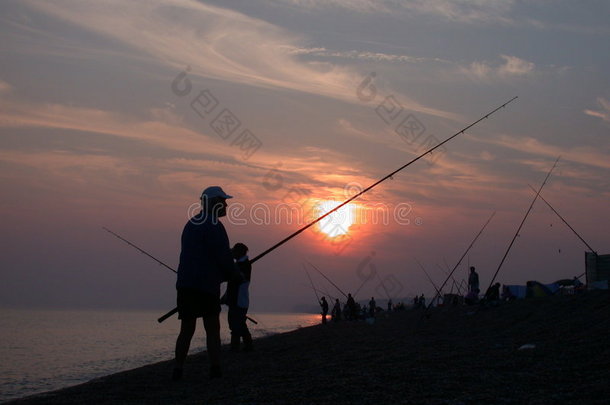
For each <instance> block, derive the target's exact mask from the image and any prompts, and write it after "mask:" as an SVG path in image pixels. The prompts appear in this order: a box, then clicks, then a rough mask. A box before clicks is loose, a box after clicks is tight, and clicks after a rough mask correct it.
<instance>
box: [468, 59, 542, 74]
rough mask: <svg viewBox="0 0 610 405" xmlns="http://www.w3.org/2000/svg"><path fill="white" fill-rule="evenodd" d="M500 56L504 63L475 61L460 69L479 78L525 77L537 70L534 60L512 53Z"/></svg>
mask: <svg viewBox="0 0 610 405" xmlns="http://www.w3.org/2000/svg"><path fill="white" fill-rule="evenodd" d="M500 57H501V58H502V59H503V60H504V62H503V63H502V64H498V63H495V64H492V63H489V62H479V61H475V62H472V63H471V64H470V66H468V67H466V68H465V67H462V68H461V69H460V70H461V71H462V73H464V74H466V75H467V76H470V77H472V78H475V79H478V80H490V79H494V78H500V79H506V78H511V77H523V76H528V75H530V74H532V73H534V71H535V68H536V65H535V64H534V63H533V62H529V61H527V60H525V59H521V58H518V57H516V56H510V55H500Z"/></svg>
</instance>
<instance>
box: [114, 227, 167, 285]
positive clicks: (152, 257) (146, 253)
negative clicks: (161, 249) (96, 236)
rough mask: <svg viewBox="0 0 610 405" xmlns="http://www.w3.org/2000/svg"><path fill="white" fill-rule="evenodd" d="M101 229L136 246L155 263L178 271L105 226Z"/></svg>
mask: <svg viewBox="0 0 610 405" xmlns="http://www.w3.org/2000/svg"><path fill="white" fill-rule="evenodd" d="M102 229H103V230H105V231H106V232H108V233H110V234H112V235H114V236H116V237H117V238H119V239H120V240H122V241H123V242H125V243H127V244H128V245H129V246H131V247H133V248H136V249H138V250H139V251H140V253H143V254H145V255H146V256H148V257H150V258H151V259H153V260H154V261H156V262H157V263H159V264H160V265H162V266H165V267H166V268H167V269H169V270H171V271H173V272H174V273H176V274H178V272H177V271H176V270H174V269H172V268H171V267H170V266H168V265H167V264H165V263H163V262H162V261H161V260H159V259H157V258H156V257H154V256H153V255H151V254H150V253H148V252H147V251H145V250H144V249H142V248H140V247H138V246H136V245H134V244H133V243H131V242H130V241H128V240H127V239H125V238H123V237H122V236H120V235H118V234H116V233H114V232H112V231H111V230H110V229H108V228H106V227H104V226H103V227H102Z"/></svg>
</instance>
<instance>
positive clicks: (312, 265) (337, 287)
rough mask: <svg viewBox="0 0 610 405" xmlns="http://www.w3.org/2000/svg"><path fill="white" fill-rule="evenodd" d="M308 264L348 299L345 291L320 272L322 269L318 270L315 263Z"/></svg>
mask: <svg viewBox="0 0 610 405" xmlns="http://www.w3.org/2000/svg"><path fill="white" fill-rule="evenodd" d="M306 261H307V260H306ZM307 263H309V265H310V266H311V267H313V268H314V270H315V271H317V272H318V273H320V274H321V275H322V277H324V278H325V279H326V280H328V282H329V283H331V284H332V285H333V287H335V288H336V289H337V291H339V292H340V293H341V294H343V296H345V298H347V294H346V293H344V292H343V290H341V289H340V288H339V286H338V285H337V284H335V283H333V281H332V280H331V279H330V278H328V277H326V275H325V274H324V273H322V272H321V271H320V269H318V268H317V267H316V266H315V265H314V264H313V263H310V262H309V261H307Z"/></svg>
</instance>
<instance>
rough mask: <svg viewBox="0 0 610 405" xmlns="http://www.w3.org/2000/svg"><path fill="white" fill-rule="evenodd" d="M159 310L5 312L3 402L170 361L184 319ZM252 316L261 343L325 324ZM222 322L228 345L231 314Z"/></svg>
mask: <svg viewBox="0 0 610 405" xmlns="http://www.w3.org/2000/svg"><path fill="white" fill-rule="evenodd" d="M160 312H164V311H160ZM160 312H159V311H117V310H112V311H110V310H33V309H0V359H1V360H0V402H5V401H7V400H10V399H15V398H20V397H24V396H27V395H32V394H36V393H41V392H45V391H51V390H56V389H59V388H64V387H68V386H72V385H76V384H80V383H84V382H87V381H89V380H91V379H94V378H97V377H101V376H105V375H108V374H112V373H116V372H119V371H124V370H129V369H133V368H136V367H140V366H144V365H147V364H150V363H154V362H158V361H163V360H169V359H172V358H173V356H174V344H175V341H176V336H177V335H178V330H179V327H180V323H179V322H180V321H178V319H177V318H176V317H172V318H170V319H168V320H166V321H165V322H163V323H161V324H159V323H158V322H157V318H158V317H159V316H160V315H162V313H160ZM248 315H249V316H250V317H251V318H253V319H254V320H256V321H257V322H258V325H254V324H253V323H250V322H248V327H249V329H250V331H251V333H252V335H253V337H254V338H255V339H256V338H260V337H263V336H268V335H273V334H277V333H282V332H288V331H291V330H295V329H298V328H301V327H306V326H311V325H314V324H316V323H319V322H320V315H314V314H304V313H249V314H248ZM223 318H224V319H223ZM221 321H222V322H221V324H222V329H221V337H222V341H223V344H224V343H228V342H229V340H230V335H229V330H228V327H227V325H226V312H223V313H222V314H221ZM204 336H205V334H204V330H203V324H202V322H199V323H198V324H197V331H196V332H195V336H194V337H193V341H192V342H191V349H190V352H191V353H197V352H201V351H202V350H204V349H205V337H204Z"/></svg>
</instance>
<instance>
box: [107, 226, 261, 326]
mask: <svg viewBox="0 0 610 405" xmlns="http://www.w3.org/2000/svg"><path fill="white" fill-rule="evenodd" d="M102 229H103V230H105V231H107V232H109V233H111V234H112V235H114V236H116V237H117V238H119V239H120V240H122V241H123V242H125V243H127V244H128V245H129V246H131V247H133V248H136V249H138V250H139V251H140V252H141V253H144V254H145V255H146V256H148V257H150V258H151V259H153V260H154V261H156V262H157V263H159V264H161V265H163V266H165V267H166V268H168V269H169V270H171V271H173V272H174V273H176V274H178V272H177V271H176V270H174V269H173V268H171V267H170V266H168V265H167V264H165V263H163V262H162V261H161V260H159V259H157V258H156V257H154V256H153V255H151V254H150V253H148V252H146V251H145V250H144V249H141V248H139V247H138V246H136V245H135V244H133V243H131V242H130V241H128V240H127V239H125V238H123V237H122V236H120V235H118V234H116V233H114V232H112V231H111V230H110V229H108V228H106V227H102ZM246 319H248V320H249V321H250V322H252V323H253V324H255V325H258V322H256V321H255V320H254V319H252V318H250V317H249V316H246Z"/></svg>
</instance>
